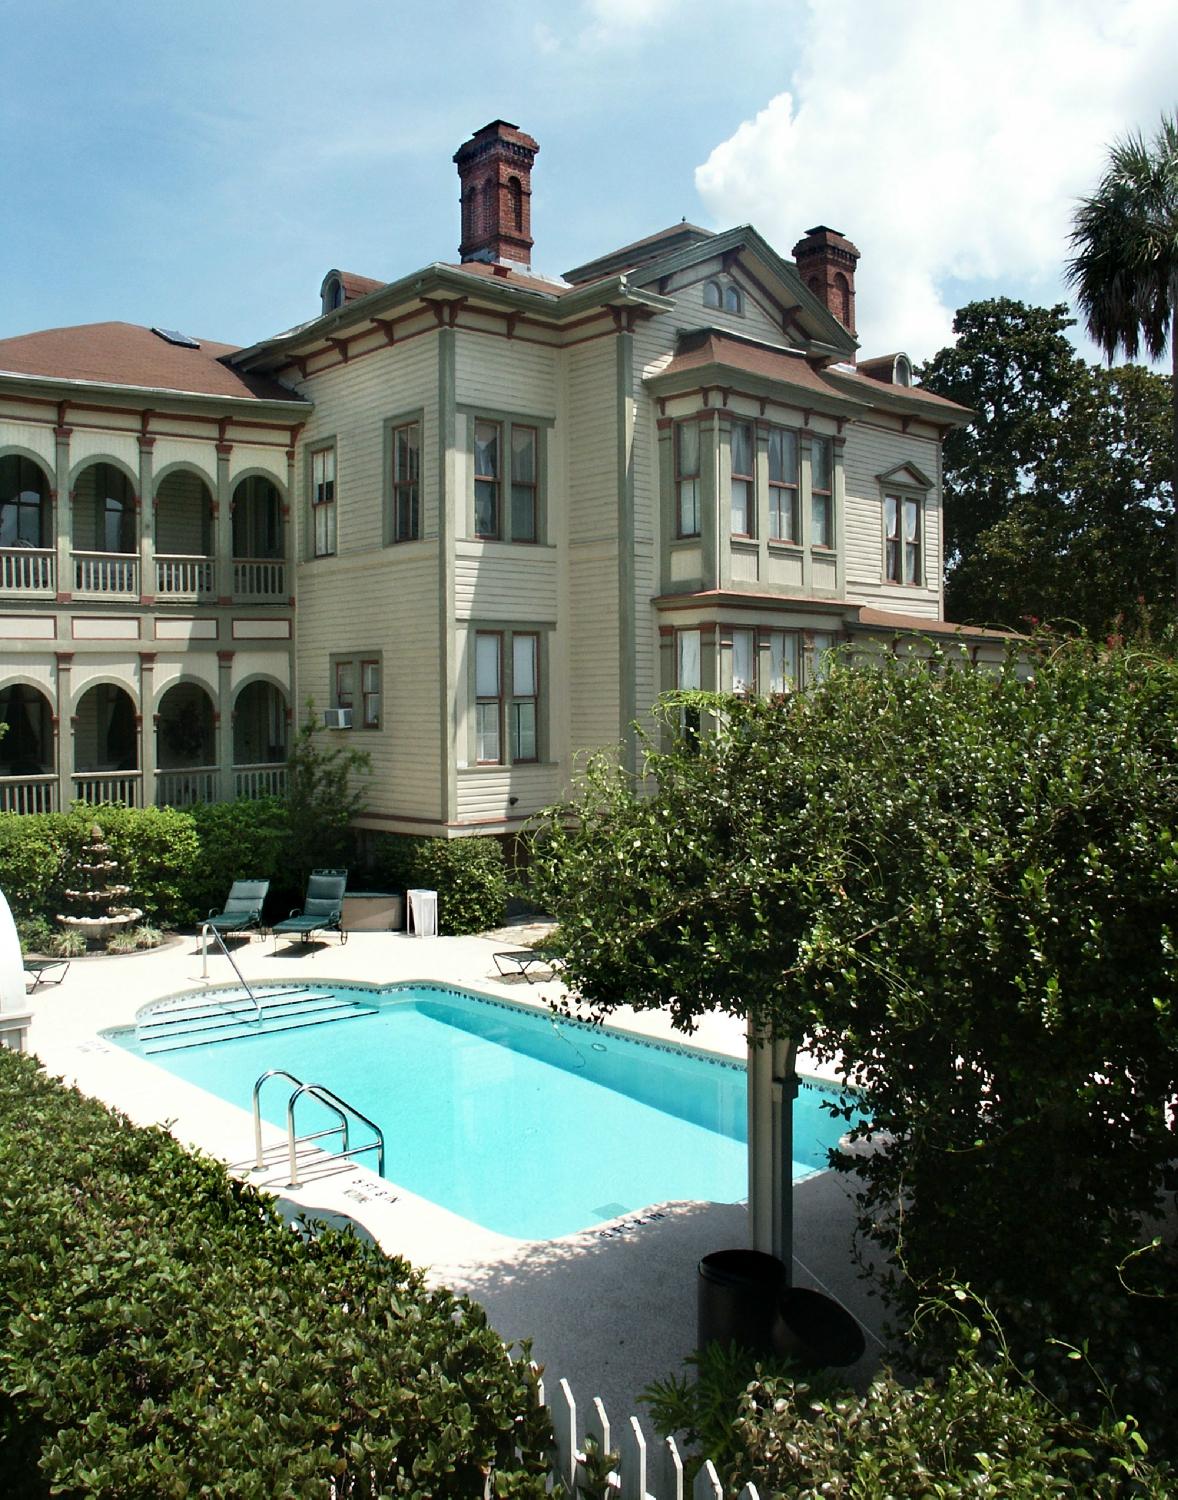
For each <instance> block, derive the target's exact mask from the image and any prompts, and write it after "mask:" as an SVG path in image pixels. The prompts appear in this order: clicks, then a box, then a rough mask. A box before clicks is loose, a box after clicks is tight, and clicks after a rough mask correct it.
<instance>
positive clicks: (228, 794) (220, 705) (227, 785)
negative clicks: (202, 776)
mask: <svg viewBox="0 0 1178 1500" xmlns="http://www.w3.org/2000/svg"><path fill="white" fill-rule="evenodd" d="M234 655H235V653H234V652H232V651H218V652H217V667H218V672H217V709H216V713H215V714H214V716H213V732H214V734H215V735H216V741H217V797H218V799H219V800H220V801H221V802H232V801H233V657H234Z"/></svg>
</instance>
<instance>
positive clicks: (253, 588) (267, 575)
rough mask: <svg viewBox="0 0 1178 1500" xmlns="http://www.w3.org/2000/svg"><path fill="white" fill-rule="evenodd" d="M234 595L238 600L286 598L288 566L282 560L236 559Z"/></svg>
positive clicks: (234, 560)
mask: <svg viewBox="0 0 1178 1500" xmlns="http://www.w3.org/2000/svg"><path fill="white" fill-rule="evenodd" d="M233 595H234V598H236V599H283V598H285V597H286V564H285V563H284V562H283V561H282V559H281V558H266V557H235V558H234V559H233Z"/></svg>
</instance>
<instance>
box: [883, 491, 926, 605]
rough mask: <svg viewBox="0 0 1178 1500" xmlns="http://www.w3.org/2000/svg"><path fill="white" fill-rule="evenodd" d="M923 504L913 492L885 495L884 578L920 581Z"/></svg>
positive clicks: (890, 581) (899, 581)
mask: <svg viewBox="0 0 1178 1500" xmlns="http://www.w3.org/2000/svg"><path fill="white" fill-rule="evenodd" d="M920 523H921V504H920V501H919V500H918V499H916V497H915V496H913V495H885V496H884V578H885V580H886V581H887V582H888V583H906V584H914V585H919V584H920V583H922V582H923V580H922V578H921V567H920V531H921V525H920Z"/></svg>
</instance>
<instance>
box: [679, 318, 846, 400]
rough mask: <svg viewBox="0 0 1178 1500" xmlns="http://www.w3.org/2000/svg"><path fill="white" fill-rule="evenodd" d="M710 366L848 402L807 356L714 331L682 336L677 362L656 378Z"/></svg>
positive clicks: (703, 329)
mask: <svg viewBox="0 0 1178 1500" xmlns="http://www.w3.org/2000/svg"><path fill="white" fill-rule="evenodd" d="M707 365H724V366H726V367H727V368H728V369H730V370H744V371H746V372H747V373H748V374H749V375H760V376H761V377H763V378H764V379H766V380H778V381H781V382H782V383H783V384H785V385H792V386H797V387H800V388H801V389H803V390H808V391H813V392H815V393H816V394H819V395H822V396H825V397H827V398H828V399H831V400H835V401H840V400H846V397H845V395H844V394H843V392H842V391H839V390H837V389H836V388H835V387H834V386H832V385H831V383H830V382H829V381H828V380H827V379H826V378H825V375H824V373H823V372H822V371H820V370H816V369H815V368H814V367H813V365H811V364H810V362H809V361H808V360H807V359H806V357H805V356H804V355H802V354H795V353H793V352H791V351H790V350H788V349H774V348H772V347H771V346H770V345H768V344H759V343H754V342H753V341H752V340H750V339H742V338H736V337H732V336H730V335H728V334H724V333H718V332H717V331H716V330H715V329H713V328H702V329H697V330H694V331H692V332H691V333H686V334H683V335H681V336H680V339H679V347H678V352H677V353H676V355H675V357H674V359H673V360H672V361H671V363H670V364H669V365H667V366H666V368H665V369H663V370H660V371H659V374H658V376H657V377H656V378H660V379H661V378H662V377H663V376H665V375H679V374H683V373H686V372H687V371H689V370H699V369H703V368H705V367H706V366H707Z"/></svg>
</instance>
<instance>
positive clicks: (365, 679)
mask: <svg viewBox="0 0 1178 1500" xmlns="http://www.w3.org/2000/svg"><path fill="white" fill-rule="evenodd" d="M360 706H361V719H360V722H361V723H362V724H363V726H364V728H365V729H379V728H380V662H379V661H375V660H373V659H372V658H368V659H367V660H365V661H362V662H361V663H360Z"/></svg>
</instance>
